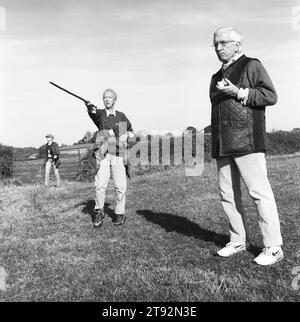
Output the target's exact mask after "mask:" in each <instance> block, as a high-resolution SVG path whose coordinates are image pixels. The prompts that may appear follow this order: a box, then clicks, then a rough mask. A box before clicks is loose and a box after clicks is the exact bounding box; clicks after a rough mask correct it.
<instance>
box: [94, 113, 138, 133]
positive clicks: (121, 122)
mask: <svg viewBox="0 0 300 322" xmlns="http://www.w3.org/2000/svg"><path fill="white" fill-rule="evenodd" d="M89 116H90V118H91V119H92V120H93V122H94V123H95V125H96V126H97V128H98V130H99V131H102V130H110V129H112V130H113V131H114V134H115V136H116V137H117V138H118V137H119V136H120V135H122V134H123V133H125V132H127V131H129V132H133V129H132V126H131V123H130V121H129V120H128V118H127V117H126V115H125V114H124V113H123V112H119V111H116V116H113V115H110V116H109V117H107V114H106V110H105V109H97V110H96V113H90V112H89ZM125 123H126V124H125Z"/></svg>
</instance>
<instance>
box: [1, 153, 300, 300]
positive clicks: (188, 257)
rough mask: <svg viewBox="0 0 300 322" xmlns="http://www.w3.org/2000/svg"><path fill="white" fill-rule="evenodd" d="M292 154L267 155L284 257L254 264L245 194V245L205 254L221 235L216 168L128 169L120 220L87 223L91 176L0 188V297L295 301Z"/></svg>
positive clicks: (253, 233) (299, 184)
mask: <svg viewBox="0 0 300 322" xmlns="http://www.w3.org/2000/svg"><path fill="white" fill-rule="evenodd" d="M299 161H300V159H299V158H297V157H294V158H272V159H269V162H268V166H269V176H270V180H271V184H272V186H273V189H274V193H275V197H276V199H277V203H278V208H279V212H280V216H281V218H280V219H281V223H282V232H283V237H284V241H285V246H284V251H285V259H284V260H283V261H282V262H280V263H278V264H276V265H274V266H271V267H258V266H256V265H255V264H254V263H253V262H252V259H253V258H254V256H255V255H256V254H257V253H258V252H259V248H260V247H261V246H262V243H261V236H260V232H259V228H258V224H257V221H256V214H255V208H254V205H253V203H252V201H251V200H250V198H249V197H248V196H247V194H246V193H245V194H244V195H245V198H244V200H245V208H246V210H247V212H248V214H249V216H248V226H249V227H250V240H251V244H252V247H251V249H250V250H249V251H247V252H244V253H242V254H238V255H236V256H235V257H233V258H232V259H225V260H224V259H221V258H219V257H216V256H214V254H215V253H216V251H217V250H218V248H219V247H220V246H221V245H223V244H224V243H226V242H227V239H228V237H227V221H226V219H225V216H224V214H223V212H222V209H221V205H220V202H219V196H218V190H217V178H216V169H215V167H214V164H213V163H211V164H207V165H206V168H205V171H204V174H203V176H202V177H186V176H185V175H184V171H182V170H180V169H173V170H168V171H165V172H159V173H152V174H148V175H144V176H138V177H136V178H135V179H134V180H133V181H132V182H131V183H130V184H129V190H128V197H127V215H128V220H127V221H126V224H125V225H124V226H122V227H115V226H113V224H112V222H111V215H112V208H113V207H112V206H113V201H112V200H113V186H112V185H110V186H109V190H108V196H107V201H108V203H110V205H107V211H108V214H109V215H108V216H107V217H106V219H105V224H104V226H103V227H102V228H101V229H98V230H97V229H94V228H93V226H92V218H91V214H92V209H93V206H94V202H93V197H94V187H93V184H92V183H80V182H64V183H63V187H62V188H54V187H51V188H49V189H46V188H44V187H43V186H42V185H40V184H36V185H27V186H14V185H10V186H1V187H0V233H1V235H0V238H1V242H0V254H1V256H0V265H1V266H2V267H4V268H5V270H6V272H7V274H8V278H7V280H6V284H7V287H6V291H2V292H0V300H2V301H299V291H295V290H293V289H292V287H291V284H292V280H293V278H294V277H295V276H293V275H292V269H293V267H295V266H297V265H300V262H299V256H300V252H299V195H300V180H299V174H300V165H299Z"/></svg>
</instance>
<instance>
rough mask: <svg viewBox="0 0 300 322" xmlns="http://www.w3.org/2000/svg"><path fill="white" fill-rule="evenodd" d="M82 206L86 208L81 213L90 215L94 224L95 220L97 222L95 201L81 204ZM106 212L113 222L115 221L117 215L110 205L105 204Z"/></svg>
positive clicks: (91, 200) (90, 200)
mask: <svg viewBox="0 0 300 322" xmlns="http://www.w3.org/2000/svg"><path fill="white" fill-rule="evenodd" d="M80 205H81V206H84V207H83V208H82V210H81V211H82V212H83V213H84V214H87V215H90V217H91V220H92V222H94V220H95V212H94V208H95V200H93V199H88V200H87V201H85V202H83V203H81V204H80ZM104 211H105V214H106V215H107V216H108V217H110V218H111V219H112V220H114V218H115V213H114V210H113V209H112V208H111V207H110V204H109V203H105V204H104Z"/></svg>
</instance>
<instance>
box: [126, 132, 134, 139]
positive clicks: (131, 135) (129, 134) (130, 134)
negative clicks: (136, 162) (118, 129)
mask: <svg viewBox="0 0 300 322" xmlns="http://www.w3.org/2000/svg"><path fill="white" fill-rule="evenodd" d="M127 133H128V136H129V137H130V138H131V139H132V138H133V137H134V134H133V133H132V132H129V131H128V132H127Z"/></svg>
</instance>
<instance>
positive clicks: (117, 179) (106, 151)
mask: <svg viewBox="0 0 300 322" xmlns="http://www.w3.org/2000/svg"><path fill="white" fill-rule="evenodd" d="M49 83H50V84H51V85H53V86H55V87H57V88H59V89H60V90H62V91H64V92H66V93H68V94H70V95H72V96H74V97H76V98H78V99H80V100H81V101H83V102H84V103H85V105H86V107H87V111H88V114H89V116H90V117H91V119H92V120H93V122H94V123H95V125H96V126H97V128H98V130H99V132H98V133H97V138H96V143H95V145H94V148H93V149H92V151H91V152H92V154H91V158H90V161H92V164H93V165H94V166H95V168H96V170H97V172H96V175H95V187H96V198H95V209H94V210H95V219H94V227H95V228H97V227H101V226H102V224H103V220H104V218H105V212H104V201H105V192H106V188H107V185H108V183H109V179H110V169H112V175H113V180H114V184H115V192H116V207H115V215H116V218H115V221H114V223H115V225H122V224H124V222H125V219H126V216H125V195H126V189H127V182H126V173H127V175H128V176H129V174H128V172H127V170H128V164H127V139H128V137H130V138H132V137H133V136H134V134H133V130H132V126H131V123H130V121H129V120H128V118H127V117H126V115H125V114H124V113H122V112H120V111H117V110H116V109H115V103H116V100H117V94H116V92H115V91H114V90H113V89H106V90H105V91H104V93H103V103H104V106H105V108H104V109H98V108H97V107H96V106H95V105H93V104H91V103H90V101H88V100H86V99H84V98H82V97H80V96H79V95H76V94H74V93H72V92H70V91H68V90H66V89H65V88H63V87H61V86H59V85H57V84H55V83H53V82H49Z"/></svg>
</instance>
